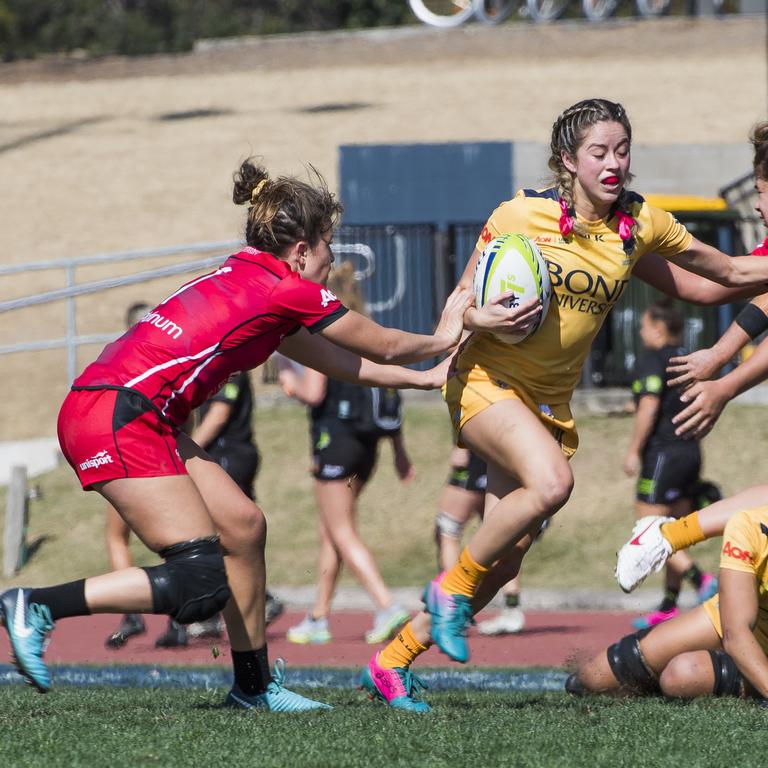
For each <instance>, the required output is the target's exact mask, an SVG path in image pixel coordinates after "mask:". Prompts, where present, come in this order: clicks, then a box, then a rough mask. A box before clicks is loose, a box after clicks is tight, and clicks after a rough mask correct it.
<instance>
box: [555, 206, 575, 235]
mask: <svg viewBox="0 0 768 768" xmlns="http://www.w3.org/2000/svg"><path fill="white" fill-rule="evenodd" d="M559 203H560V210H561V211H562V212H563V213H562V215H561V216H560V234H561V235H562V236H563V237H568V235H570V234H571V232H573V226H574V224H575V223H576V217H575V216H574V215H573V211H572V210H571V209H569V208H568V203H566V202H565V200H563V198H562V197H561V198H560V200H559Z"/></svg>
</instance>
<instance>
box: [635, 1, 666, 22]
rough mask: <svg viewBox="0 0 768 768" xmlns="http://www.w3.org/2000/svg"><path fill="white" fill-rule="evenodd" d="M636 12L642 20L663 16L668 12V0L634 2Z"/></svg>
mask: <svg viewBox="0 0 768 768" xmlns="http://www.w3.org/2000/svg"><path fill="white" fill-rule="evenodd" d="M636 3H637V12H638V13H639V14H640V15H641V16H643V17H644V18H647V19H648V18H653V17H654V16H663V15H664V14H665V13H666V12H667V11H668V10H669V3H670V0H636Z"/></svg>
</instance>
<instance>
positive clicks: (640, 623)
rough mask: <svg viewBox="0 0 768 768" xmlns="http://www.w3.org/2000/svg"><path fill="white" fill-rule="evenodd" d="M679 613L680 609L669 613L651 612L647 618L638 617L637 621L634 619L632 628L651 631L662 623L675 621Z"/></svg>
mask: <svg viewBox="0 0 768 768" xmlns="http://www.w3.org/2000/svg"><path fill="white" fill-rule="evenodd" d="M679 613H680V609H679V608H672V609H671V610H669V611H651V612H650V613H646V614H645V616H638V617H637V618H636V619H632V626H633V627H634V628H635V629H650V628H651V627H655V626H656V625H657V624H661V622H662V621H669V620H670V619H674V618H675V616H677V615H678V614H679Z"/></svg>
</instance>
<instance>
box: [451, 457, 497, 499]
mask: <svg viewBox="0 0 768 768" xmlns="http://www.w3.org/2000/svg"><path fill="white" fill-rule="evenodd" d="M448 485H452V486H454V487H455V488H463V489H464V490H465V491H472V492H474V493H485V488H486V486H487V485H488V468H487V466H486V464H485V462H484V461H483V460H482V459H481V458H479V457H478V456H475V454H474V453H470V454H469V462H468V463H467V464H466V465H465V466H463V467H453V468H452V469H451V474H450V475H449V476H448Z"/></svg>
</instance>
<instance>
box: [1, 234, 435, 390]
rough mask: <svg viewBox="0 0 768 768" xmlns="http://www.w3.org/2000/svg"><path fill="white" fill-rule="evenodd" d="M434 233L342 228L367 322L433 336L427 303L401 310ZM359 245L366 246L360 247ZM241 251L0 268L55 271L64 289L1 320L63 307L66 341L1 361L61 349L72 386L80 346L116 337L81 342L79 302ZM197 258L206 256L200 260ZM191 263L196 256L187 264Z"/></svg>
mask: <svg viewBox="0 0 768 768" xmlns="http://www.w3.org/2000/svg"><path fill="white" fill-rule="evenodd" d="M432 232H433V230H432V228H431V227H429V226H407V227H391V226H390V227H382V226H379V227H342V228H341V229H340V230H339V232H338V233H337V234H336V239H337V241H338V242H335V243H334V244H333V251H334V254H336V255H337V256H339V257H350V258H352V259H353V260H355V261H356V262H357V263H356V268H357V269H356V277H357V279H358V280H360V281H362V283H363V286H364V293H365V295H366V299H367V300H368V309H369V311H370V312H371V314H372V315H374V316H375V317H377V319H381V321H382V322H383V323H385V324H387V325H394V326H396V327H403V328H406V327H409V328H411V329H414V330H415V329H421V330H424V329H427V328H429V329H430V330H431V324H432V321H433V318H434V307H433V306H432V303H431V302H430V303H429V305H428V306H425V307H422V310H423V311H417V312H416V313H415V316H414V313H413V312H412V311H411V310H410V308H409V307H408V306H407V305H408V304H410V303H413V304H418V303H419V302H413V301H412V299H413V296H412V295H411V294H412V293H413V289H414V285H417V284H420V283H423V281H424V277H425V275H424V270H423V269H421V270H420V269H419V262H420V261H423V259H421V258H420V257H421V256H422V255H424V253H428V254H429V255H430V256H431V253H432V251H431V249H432V240H433V238H432ZM361 240H365V241H364V242H361ZM240 247H242V242H241V241H238V240H224V241H215V242H202V243H191V244H185V245H177V246H172V247H168V248H151V249H140V250H130V251H121V252H116V253H100V254H95V255H92V256H81V257H76V258H73V259H55V260H49V261H39V262H33V263H25V264H17V265H10V266H0V277H9V276H14V275H24V274H28V273H32V272H43V271H51V270H60V271H63V273H64V282H65V286H64V287H62V288H57V289H54V290H50V291H44V292H41V293H35V294H30V295H27V296H22V297H19V298H14V299H8V300H5V301H0V315H5V316H7V313H9V312H12V311H14V310H20V309H25V308H28V307H35V306H40V305H44V304H50V303H54V302H59V301H64V302H66V324H65V333H64V336H57V337H53V338H47V339H42V340H36V341H18V342H15V343H13V344H5V345H0V356H3V355H9V354H14V353H20V352H36V351H40V350H51V349H66V352H67V376H68V380H69V381H72V380H73V379H74V378H75V376H76V375H77V349H78V347H80V346H83V345H85V344H94V343H102V344H103V343H107V342H109V341H112V340H113V339H115V338H116V337H117V336H118V335H119V333H120V332H118V331H114V332H104V333H96V334H79V333H78V331H77V327H78V308H77V299H78V298H79V297H82V296H88V295H94V294H100V293H103V292H106V291H109V290H112V289H115V288H122V287H125V286H130V285H137V284H143V283H147V282H149V281H151V280H156V279H159V278H165V277H169V276H173V275H180V274H188V273H195V272H203V271H205V270H208V269H211V268H212V267H215V266H216V265H218V264H220V263H221V261H222V260H223V259H225V258H226V257H227V256H229V255H230V254H231V253H234V252H236V251H237V250H238V249H239V248H240ZM203 254H207V255H204V256H203ZM174 256H179V257H185V261H184V262H183V263H179V264H166V265H164V266H161V267H156V268H153V269H144V270H142V271H139V272H135V273H133V274H129V275H122V276H115V277H108V278H104V279H101V280H92V281H88V282H83V283H78V282H77V270H78V269H79V268H82V267H87V266H93V265H97V264H115V265H118V264H122V263H125V262H131V261H137V260H146V259H156V258H168V257H174ZM190 256H202V257H201V258H193V259H191V260H190V259H189V257H190Z"/></svg>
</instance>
